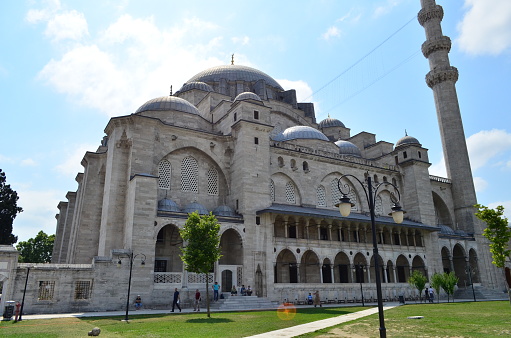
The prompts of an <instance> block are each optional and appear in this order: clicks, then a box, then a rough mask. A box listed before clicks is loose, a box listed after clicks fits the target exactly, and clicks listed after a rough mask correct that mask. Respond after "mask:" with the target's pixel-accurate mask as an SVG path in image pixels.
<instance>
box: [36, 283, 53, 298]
mask: <svg viewBox="0 0 511 338" xmlns="http://www.w3.org/2000/svg"><path fill="white" fill-rule="evenodd" d="M54 292H55V282H54V281H39V292H38V293H37V299H38V300H52V299H53V293H54Z"/></svg>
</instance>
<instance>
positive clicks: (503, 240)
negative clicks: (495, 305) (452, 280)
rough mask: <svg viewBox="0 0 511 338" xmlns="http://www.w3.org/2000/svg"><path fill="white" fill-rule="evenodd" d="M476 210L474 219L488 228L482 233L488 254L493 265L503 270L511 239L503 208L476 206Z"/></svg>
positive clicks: (510, 231)
mask: <svg viewBox="0 0 511 338" xmlns="http://www.w3.org/2000/svg"><path fill="white" fill-rule="evenodd" d="M475 207H476V208H477V209H478V211H477V212H476V214H475V215H476V217H477V218H479V219H480V220H482V221H484V222H486V225H487V226H488V227H487V228H486V229H484V231H483V236H484V237H486V238H487V239H488V240H489V241H490V252H491V254H492V258H493V262H492V263H493V264H494V265H495V266H496V267H497V268H504V266H505V264H506V258H509V257H510V254H511V250H509V249H508V243H509V240H510V239H511V228H509V224H508V221H507V217H505V216H504V207H503V206H502V205H499V206H498V207H497V208H496V209H489V208H488V207H485V206H484V205H481V204H476V205H475ZM509 287H510V288H511V285H509Z"/></svg>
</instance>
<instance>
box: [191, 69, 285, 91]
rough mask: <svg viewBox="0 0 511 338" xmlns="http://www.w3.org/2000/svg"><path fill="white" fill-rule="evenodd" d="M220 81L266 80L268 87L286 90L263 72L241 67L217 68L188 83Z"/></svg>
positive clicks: (196, 76)
mask: <svg viewBox="0 0 511 338" xmlns="http://www.w3.org/2000/svg"><path fill="white" fill-rule="evenodd" d="M220 79H226V80H228V81H247V82H255V81H259V80H264V81H265V82H266V84H267V85H270V86H272V87H275V88H276V89H279V90H282V91H283V90H284V89H283V88H282V87H281V86H280V85H279V83H278V82H277V81H275V80H274V79H273V78H272V77H271V76H269V75H267V74H265V73H263V72H261V71H260V70H257V69H254V68H251V67H247V66H239V65H226V66H217V67H213V68H209V69H206V70H203V71H202V72H200V73H199V74H197V75H195V76H194V77H192V78H191V79H190V80H188V81H187V82H186V83H190V82H206V83H208V82H209V83H210V82H219V81H220Z"/></svg>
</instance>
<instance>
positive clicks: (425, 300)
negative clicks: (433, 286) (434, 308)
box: [424, 286, 429, 303]
mask: <svg viewBox="0 0 511 338" xmlns="http://www.w3.org/2000/svg"><path fill="white" fill-rule="evenodd" d="M428 300H429V289H428V287H427V286H426V288H425V289H424V303H426V302H427V301H428Z"/></svg>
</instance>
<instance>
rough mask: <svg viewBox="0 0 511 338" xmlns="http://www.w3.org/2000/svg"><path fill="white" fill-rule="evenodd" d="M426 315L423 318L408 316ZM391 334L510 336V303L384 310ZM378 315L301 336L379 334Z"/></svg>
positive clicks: (459, 304)
mask: <svg viewBox="0 0 511 338" xmlns="http://www.w3.org/2000/svg"><path fill="white" fill-rule="evenodd" d="M409 316H424V318H423V319H408V317H409ZM385 327H386V329H387V336H388V337H392V338H394V337H509V336H511V305H510V304H509V302H507V301H504V302H476V303H474V302H469V303H448V304H445V303H444V304H416V305H406V306H400V307H397V308H394V309H391V310H387V311H385ZM378 328H379V321H378V314H375V315H372V316H368V317H365V318H362V319H358V320H355V321H352V322H349V323H345V324H342V325H338V326H336V327H333V328H328V329H324V330H321V331H319V332H315V333H313V334H306V335H302V336H300V337H302V338H305V337H379V329H378Z"/></svg>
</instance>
